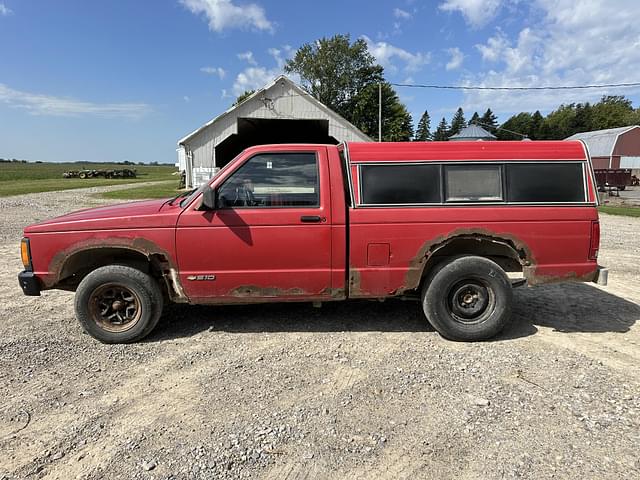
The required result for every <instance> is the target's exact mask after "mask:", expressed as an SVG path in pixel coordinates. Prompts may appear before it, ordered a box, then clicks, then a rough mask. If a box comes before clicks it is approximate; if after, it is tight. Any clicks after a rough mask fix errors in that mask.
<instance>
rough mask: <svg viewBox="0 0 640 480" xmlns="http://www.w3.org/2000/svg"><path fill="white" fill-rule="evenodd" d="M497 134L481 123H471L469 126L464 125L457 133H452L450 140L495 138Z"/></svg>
mask: <svg viewBox="0 0 640 480" xmlns="http://www.w3.org/2000/svg"><path fill="white" fill-rule="evenodd" d="M495 139H496V137H495V135H493V134H491V133H490V132H488V131H486V130H485V129H484V128H482V127H481V126H479V125H475V124H471V125H469V126H468V127H464V128H463V129H462V130H460V132H458V133H456V134H455V135H451V136H450V137H449V140H451V141H453V142H460V141H469V140H495Z"/></svg>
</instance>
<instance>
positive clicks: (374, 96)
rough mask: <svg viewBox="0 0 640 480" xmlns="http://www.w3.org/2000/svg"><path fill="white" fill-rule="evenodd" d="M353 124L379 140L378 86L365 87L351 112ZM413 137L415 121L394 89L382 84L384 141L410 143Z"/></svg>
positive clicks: (385, 83) (387, 84)
mask: <svg viewBox="0 0 640 480" xmlns="http://www.w3.org/2000/svg"><path fill="white" fill-rule="evenodd" d="M350 117H351V118H349V120H351V122H352V123H353V124H354V125H356V126H357V127H358V128H360V130H362V131H363V132H364V133H366V134H367V135H369V136H370V137H371V138H374V139H377V138H378V84H371V85H369V86H367V87H365V88H364V89H363V90H362V92H360V94H359V95H358V97H357V99H356V102H355V104H354V106H353V109H352V111H351V115H350ZM412 137H413V120H412V118H411V114H410V113H409V111H408V110H407V108H406V107H405V106H404V105H403V104H402V102H400V100H399V99H398V95H397V94H396V92H395V90H394V89H393V87H392V86H391V85H390V84H389V83H387V82H384V83H382V141H383V142H408V141H410V140H411V138H412Z"/></svg>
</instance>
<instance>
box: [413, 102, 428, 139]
mask: <svg viewBox="0 0 640 480" xmlns="http://www.w3.org/2000/svg"><path fill="white" fill-rule="evenodd" d="M413 139H414V140H415V141H417V142H428V141H430V140H431V118H430V117H429V112H428V111H427V110H425V111H424V113H423V114H422V116H421V117H420V121H419V122H418V129H417V130H416V136H415V137H413Z"/></svg>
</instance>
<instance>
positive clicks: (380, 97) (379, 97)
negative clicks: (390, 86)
mask: <svg viewBox="0 0 640 480" xmlns="http://www.w3.org/2000/svg"><path fill="white" fill-rule="evenodd" d="M378 141H379V142H381V141H382V82H379V83H378Z"/></svg>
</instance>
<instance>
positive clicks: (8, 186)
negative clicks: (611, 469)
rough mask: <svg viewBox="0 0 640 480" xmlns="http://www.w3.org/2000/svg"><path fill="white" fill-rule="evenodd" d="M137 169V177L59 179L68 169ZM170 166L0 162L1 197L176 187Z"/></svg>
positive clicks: (173, 170)
mask: <svg viewBox="0 0 640 480" xmlns="http://www.w3.org/2000/svg"><path fill="white" fill-rule="evenodd" d="M123 168H129V169H134V168H135V169H136V172H137V177H136V178H109V179H107V178H87V179H81V178H62V172H65V171H67V170H83V169H91V170H115V169H123ZM175 171H176V168H175V167H174V166H172V165H160V166H155V165H118V164H110V163H103V164H97V163H85V164H82V163H17V162H15V163H14V162H11V163H7V162H0V197H6V196H9V195H21V194H25V193H35V192H51V191H54V190H69V189H73V188H86V187H100V186H106V185H120V184H125V183H140V182H152V181H163V180H164V181H166V182H167V183H168V182H169V181H172V182H173V183H174V184H175V185H176V186H177V185H178V181H179V177H178V176H177V175H172V173H173V172H175Z"/></svg>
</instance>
